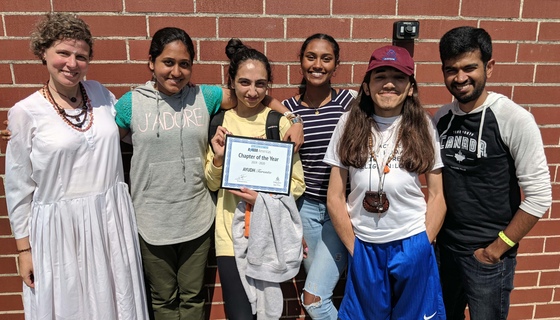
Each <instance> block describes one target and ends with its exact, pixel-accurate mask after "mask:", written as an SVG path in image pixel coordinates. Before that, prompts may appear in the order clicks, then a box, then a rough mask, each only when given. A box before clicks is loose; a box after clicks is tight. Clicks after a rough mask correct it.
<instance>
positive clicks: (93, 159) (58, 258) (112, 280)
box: [4, 81, 148, 320]
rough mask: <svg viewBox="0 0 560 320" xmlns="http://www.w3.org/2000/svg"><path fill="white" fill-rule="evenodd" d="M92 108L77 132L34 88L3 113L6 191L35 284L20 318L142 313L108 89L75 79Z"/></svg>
mask: <svg viewBox="0 0 560 320" xmlns="http://www.w3.org/2000/svg"><path fill="white" fill-rule="evenodd" d="M83 84H84V87H85V88H86V91H87V94H88V96H89V99H90V100H91V104H92V107H93V109H94V111H93V114H94V118H93V119H94V120H93V125H92V127H91V128H90V129H89V130H88V131H86V132H79V131H77V130H75V129H73V128H72V127H70V125H68V124H67V123H65V122H64V121H63V119H62V118H61V117H60V116H59V115H58V114H57V112H56V111H55V110H54V108H53V106H52V105H51V104H50V103H49V102H48V101H47V100H46V99H45V98H44V97H43V96H42V94H41V93H40V92H35V93H34V94H32V95H31V96H29V97H27V98H26V99H24V100H22V101H20V102H18V103H17V104H16V105H15V106H14V107H12V108H11V109H10V111H9V114H8V119H9V129H10V130H11V131H12V138H11V140H10V142H9V143H8V149H7V151H6V175H5V180H4V181H5V187H6V200H7V203H8V213H9V217H10V223H11V225H12V230H13V232H14V235H15V238H16V239H20V238H24V237H27V236H29V240H30V243H31V247H32V251H31V252H32V257H33V268H34V279H35V288H34V289H32V288H29V287H27V286H26V285H25V284H24V285H23V288H24V289H23V293H24V310H25V318H26V319H72V320H74V319H92V320H93V319H95V320H111V319H119V320H120V319H135V320H136V319H147V318H148V316H147V306H146V295H145V289H144V281H143V273H142V264H141V258H140V250H139V244H138V234H137V228H136V220H135V216H134V210H133V208H132V202H131V199H130V196H129V193H128V186H127V185H126V184H125V183H124V179H123V178H124V176H123V166H122V160H121V154H120V139H119V133H118V128H117V126H116V124H115V121H114V117H115V110H114V107H113V105H114V103H115V97H114V96H113V94H111V93H110V92H109V91H108V90H107V89H105V88H104V87H103V86H101V85H100V84H99V83H98V82H95V81H84V82H83Z"/></svg>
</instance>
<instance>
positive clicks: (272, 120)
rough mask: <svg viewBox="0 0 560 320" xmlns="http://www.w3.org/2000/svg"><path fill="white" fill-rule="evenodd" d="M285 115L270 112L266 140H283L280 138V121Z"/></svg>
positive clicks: (267, 119) (267, 118)
mask: <svg viewBox="0 0 560 320" xmlns="http://www.w3.org/2000/svg"><path fill="white" fill-rule="evenodd" d="M283 116H284V115H283V114H281V113H280V112H276V111H274V110H270V112H269V113H268V115H267V116H266V138H267V139H269V140H282V137H280V119H281V118H282V117H283Z"/></svg>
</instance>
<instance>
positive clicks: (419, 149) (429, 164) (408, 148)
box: [337, 70, 436, 174]
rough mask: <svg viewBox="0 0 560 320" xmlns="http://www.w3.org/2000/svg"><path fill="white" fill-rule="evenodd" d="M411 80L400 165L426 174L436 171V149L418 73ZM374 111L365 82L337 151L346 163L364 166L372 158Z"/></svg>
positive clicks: (366, 76)
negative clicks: (422, 99)
mask: <svg viewBox="0 0 560 320" xmlns="http://www.w3.org/2000/svg"><path fill="white" fill-rule="evenodd" d="M372 72H373V70H372V71H369V72H367V73H366V75H365V76H364V80H363V81H362V83H365V84H369V82H370V78H371V73H372ZM409 79H410V83H411V85H412V88H413V93H412V96H407V97H406V99H405V101H404V102H403V109H402V119H401V123H400V128H399V129H398V130H399V134H400V135H401V140H400V145H401V147H402V156H401V160H400V165H401V166H402V167H403V168H405V169H406V170H407V171H408V172H415V173H418V174H422V173H426V172H430V171H432V168H433V167H434V162H435V159H434V157H435V152H436V150H434V146H433V144H432V141H433V138H432V136H431V134H430V130H429V126H430V122H429V118H428V115H427V112H426V111H425V110H424V108H423V107H422V104H421V103H420V100H419V98H418V85H417V83H416V79H414V76H410V78H409ZM373 114H374V105H373V100H372V98H371V96H368V95H366V94H364V89H363V85H362V86H361V87H360V92H359V94H358V97H357V98H356V100H354V102H353V103H352V106H351V109H350V111H349V114H348V119H347V122H346V125H345V127H344V131H343V133H342V136H341V138H340V142H339V144H338V150H337V151H338V155H339V157H340V160H341V162H342V164H343V165H345V166H352V167H355V168H363V167H364V165H365V164H366V162H367V160H368V159H369V156H370V153H371V150H369V146H368V145H369V144H368V140H369V137H370V136H372V134H371V130H372V128H375V129H377V128H378V126H377V123H376V122H375V120H374V119H373ZM373 139H375V137H373ZM374 145H375V140H374Z"/></svg>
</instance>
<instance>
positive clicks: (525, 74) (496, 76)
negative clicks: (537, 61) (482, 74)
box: [488, 63, 534, 83]
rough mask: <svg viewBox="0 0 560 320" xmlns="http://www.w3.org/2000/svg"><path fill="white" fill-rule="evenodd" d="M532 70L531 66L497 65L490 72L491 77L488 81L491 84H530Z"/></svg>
mask: <svg viewBox="0 0 560 320" xmlns="http://www.w3.org/2000/svg"><path fill="white" fill-rule="evenodd" d="M533 70H534V67H533V66H532V65H519V64H502V63H497V64H496V65H495V67H494V70H493V71H492V77H491V78H490V79H488V80H489V81H492V82H516V83H520V82H532V81H533Z"/></svg>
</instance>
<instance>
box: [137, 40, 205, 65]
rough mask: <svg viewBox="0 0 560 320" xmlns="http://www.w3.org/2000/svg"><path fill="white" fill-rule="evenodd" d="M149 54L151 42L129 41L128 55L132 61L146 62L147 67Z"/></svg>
mask: <svg viewBox="0 0 560 320" xmlns="http://www.w3.org/2000/svg"><path fill="white" fill-rule="evenodd" d="M149 52H150V40H129V41H128V55H129V59H130V60H136V61H145V62H146V65H147V64H148V56H149ZM195 54H196V52H195Z"/></svg>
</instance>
